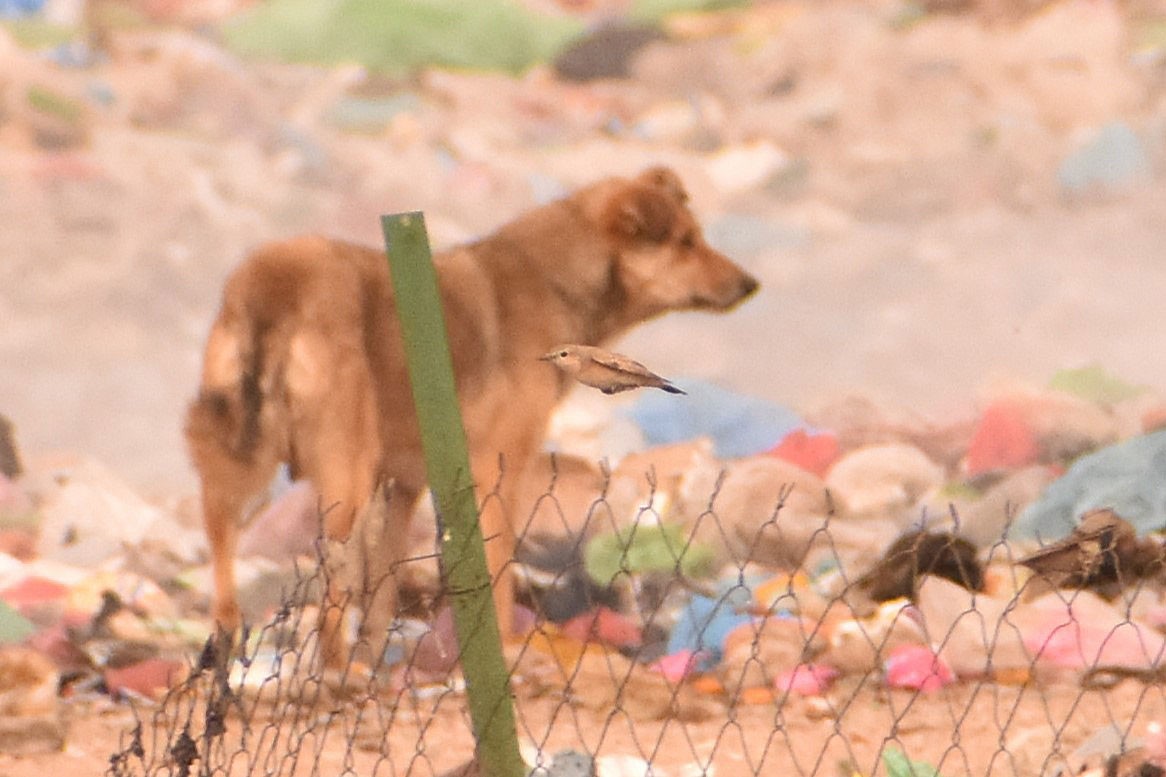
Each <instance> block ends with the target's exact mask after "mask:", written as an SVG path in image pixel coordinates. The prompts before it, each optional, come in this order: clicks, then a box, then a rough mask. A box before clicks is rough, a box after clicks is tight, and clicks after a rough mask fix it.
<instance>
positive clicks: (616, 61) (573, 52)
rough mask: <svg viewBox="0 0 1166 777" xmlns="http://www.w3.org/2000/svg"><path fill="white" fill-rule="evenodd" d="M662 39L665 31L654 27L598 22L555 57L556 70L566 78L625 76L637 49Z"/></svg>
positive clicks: (595, 78)
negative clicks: (593, 27) (599, 23)
mask: <svg viewBox="0 0 1166 777" xmlns="http://www.w3.org/2000/svg"><path fill="white" fill-rule="evenodd" d="M663 39H664V33H663V32H661V31H660V30H659V29H657V28H656V27H651V26H647V25H642V24H629V23H624V22H610V23H607V24H601V25H599V26H598V27H596V28H595V29H593V30H591V31H590V32H589V33H587V34H586V35H584V36H583V37H582V38H580V39H579V40H577V41H575V42H574V43H572V44H571V45H570V46H568V47H567V48H566V49H564V50H563V52H562V53H561V54H559V56H558V57H556V58H555V63H554V67H555V72H556V73H558V74H559V76H560V77H561V78H563V79H564V80H567V81H594V80H597V79H601V78H627V77H628V75H629V69H630V67H631V62H632V60H633V59H634V58H635V56H636V55H637V54H638V53H639V52H640V50H641V49H643V48H644V47H645V46H647V45H649V44H651V43H655V42H656V41H659V40H663Z"/></svg>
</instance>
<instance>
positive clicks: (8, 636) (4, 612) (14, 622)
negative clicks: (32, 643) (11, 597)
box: [0, 602, 36, 645]
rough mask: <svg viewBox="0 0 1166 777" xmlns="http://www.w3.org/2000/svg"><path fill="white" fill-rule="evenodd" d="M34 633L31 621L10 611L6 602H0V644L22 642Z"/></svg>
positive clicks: (34, 629) (12, 610) (10, 608)
mask: <svg viewBox="0 0 1166 777" xmlns="http://www.w3.org/2000/svg"><path fill="white" fill-rule="evenodd" d="M35 631H36V627H35V626H33V625H32V621H30V620H29V619H28V618H26V617H24V616H23V615H21V614H20V613H19V612H17V611H16V610H14V609H12V607H11V606H9V604H8V603H7V602H0V644H4V645H11V644H14V643H17V642H24V640H26V639H28V638H29V637H31V636H32V635H33V632H35Z"/></svg>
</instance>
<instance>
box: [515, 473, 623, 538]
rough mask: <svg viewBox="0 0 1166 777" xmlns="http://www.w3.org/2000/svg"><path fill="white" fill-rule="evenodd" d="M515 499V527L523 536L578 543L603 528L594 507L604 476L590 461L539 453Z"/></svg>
mask: <svg viewBox="0 0 1166 777" xmlns="http://www.w3.org/2000/svg"><path fill="white" fill-rule="evenodd" d="M522 477H523V485H522V489H521V491H520V492H519V494H518V497H517V507H516V510H515V513H516V514H517V515H519V516H521V522H520V523H519V525H518V526H517V527H516V528H517V531H518V534H519V536H520V538H521V537H523V536H537V535H547V536H551V537H561V538H568V539H572V540H578V539H579V538H583V537H588V536H591V535H592V534H594V533H595V532H596V531H598V530H601V529H603V528H604V527H603V525H602V524H603V521H602V520H601V519H600V518H599V517H598V516H597V515H595V514H593V508H594V507H595V504H596V502H597V501H598V500H600V499H602V498H603V495H604V489H605V486H606V485H607V481H608V479H607V476H606V475H605V474H604V472H603V470H601V469H600V468H599V467H598V466H597V465H596V464H595V463H594V461H592V460H588V459H585V458H583V457H582V456H573V455H570V454H563V453H557V454H541V455H539V456H537V457H536V458H535V459H534V460H533V461H532V462H531V463H530V464H528V465H527V468H526V471H525V472H523V475H522Z"/></svg>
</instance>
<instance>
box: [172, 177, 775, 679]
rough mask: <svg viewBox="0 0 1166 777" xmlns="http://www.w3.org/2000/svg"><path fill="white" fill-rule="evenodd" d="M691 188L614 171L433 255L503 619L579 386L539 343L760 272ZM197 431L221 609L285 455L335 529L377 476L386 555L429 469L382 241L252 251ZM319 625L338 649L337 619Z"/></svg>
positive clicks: (720, 298) (370, 492)
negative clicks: (247, 526) (530, 519)
mask: <svg viewBox="0 0 1166 777" xmlns="http://www.w3.org/2000/svg"><path fill="white" fill-rule="evenodd" d="M686 200H687V195H686V194H685V192H684V189H683V187H682V185H681V183H680V180H679V179H678V178H677V176H676V174H675V173H673V172H672V171H671V170H668V169H664V168H653V169H650V170H647V171H646V172H644V173H643V174H641V175H640V176H639V177H637V178H634V179H630V180H629V179H623V178H609V179H606V180H603V181H600V182H598V183H595V184H593V185H591V186H589V187H587V188H585V189H582V190H580V191H578V192H576V193H574V194H573V195H571V196H569V197H566V198H565V199H562V200H559V201H557V202H553V203H551V204H549V205H545V206H543V207H540V208H536V209H535V210H532V211H530V212H528V213H526V214H524V215H522V216H520V217H519V218H517V219H516V220H514V221H512V222H511V223H509V224H507V225H506V226H504V227H502V228H501V229H499V230H498V231H497V232H496V233H494V234H493V235H491V236H489V237H487V238H485V239H483V240H481V241H479V242H477V243H473V244H470V245H467V246H464V247H461V248H456V249H454V250H452V251H448V252H446V253H443V254H440V255H438V256H437V257H436V259H435V263H436V265H437V269H438V275H439V283H440V286H441V294H442V301H443V305H444V314H445V322H446V327H447V329H448V336H449V344H450V351H451V353H452V356H453V363H454V372H455V375H456V380H457V391H458V395H459V397H460V400H461V406H462V413H463V417H464V421H465V424H466V433H467V437H468V441H469V446H470V453H471V458H472V463H471V466H472V469H473V475H474V481H475V483H476V484H477V487H478V489H479V495H482V494H483V493H485V492H487V491H488V490H489V489H490V488H492V487H493V486H494V485H495V484H496V483H497V484H498V486H499V488H498V496H499V498H498V499H491V500H489V501H488V502H487V503H486V505H485V506H484V508H483V514H482V518H481V521H482V529H483V534H484V535H485V536H486V537H487V539H488V542H487V559H488V562H489V567H490V571H491V575H492V577H493V579H494V586H495V589H494V596H495V601H496V603H497V605H498V611H499V625H500V627H501V628H502V630H503V632H502V633H503V634H507V633H509V632H510V630H511V626H512V620H511V612H512V608H513V583H512V582H511V580H510V576H509V575H508V574H504V573H503V569H504V567H505V566H506V564H508V563H510V560H511V559H512V558H513V554H514V545H515V525H516V522H517V520H518V519H519V518H520V516H514V519H513V520H507V516H506V509H507V507H508V506H509V505H510V504H512V503H513V499H514V494H515V491H516V489H517V487H518V484H519V482H520V479H521V475H522V471H523V468H524V467H525V465H526V463H527V461H528V460H529V459H530V458H531V457H532V456H533V455H534V454H535V453H536V452H537V451H538V450H539V448H540V446H541V444H542V440H543V435H544V432H545V427H546V424H547V421H548V419H549V417H550V415H551V412H552V411H553V410H554V408H555V406H556V405H557V404H558V402H559V400H561V399H562V398H563V397H564V396H565V395H566V393H567V391H568V389H569V388H570V385H569V379H568V377H567V376H565V375H563V374H562V373H560V372H559V371H558V370H555V369H551V368H549V367H547V366H545V365H543V364H540V363H539V361H538V358H539V357H540V356H542V355H543V354H545V353H546V352H547V351H548V350H549V349H550V348H552V347H554V346H555V345H557V344H558V343H580V344H584V345H601V344H604V343H607V342H609V341H611V340H613V339H615V338H616V337H618V336H619V335H621V334H623V333H624V332H625V331H627V330H628V329H629V328H630V327H632V326H634V325H635V324H638V323H640V322H642V321H646V320H648V319H651V318H654V317H655V316H658V315H660V314H661V313H665V312H668V311H672V310H691V309H708V310H727V309H729V308H731V307H733V306H734V305H735V304H736V303H738V302H740V301H741V300H742V299H744V298H745V297H747V296H749V295H750V294H751V293H752V292H753V291H754V290H755V289H756V288H757V285H758V284H757V281H756V280H754V279H753V278H752V277H751V276H749V275H748V274H746V273H745V272H743V271H742V270H741V268H739V267H737V266H736V265H735V264H733V263H732V262H731V261H729V260H728V259H727V258H726V257H724V256H723V255H721V254H719V253H717V252H716V251H714V250H713V249H712V248H710V247H709V246H708V244H707V243H705V241H704V238H703V237H702V235H701V231H700V228H699V226H698V225H697V223H696V221H695V219H694V218H693V215H692V213H691V212H690V211H689V210H688V207H687V206H686ZM186 436H187V439H188V441H189V444H190V449H191V453H192V457H193V459H194V464H195V466H196V468H197V470H198V473H199V475H200V477H201V480H202V498H203V510H204V517H205V525H206V532H207V536H208V538H209V540H210V547H211V556H212V561H213V564H214V577H215V601H214V617H215V619H216V621H217V622H218V623H219V624H220V625H221V626H223V627H226V628H234V627H235V626H237V625H238V623H239V607H238V603H237V600H236V593H235V579H234V569H233V557H234V553H235V541H236V535H237V531H238V526H239V521H240V518H241V515H242V513H243V511H244V509H245V508H246V507H247V505H248V503H249V501H250V500H252V499H253V498H254V497H255V495H256V494H259V493H261V492H262V491H263V490H264V488H265V486H266V485H267V483H268V482H269V480H270V478H271V476H272V473H273V471H274V469H275V468H276V466H277V465H278V463H279V462H287V463H288V464H289V465H290V467H291V470H292V472H293V474H294V475H295V476H296V477H301V478H307V479H309V480H310V481H312V482H313V483H314V484H315V486H316V488H317V489H318V490H319V492H320V494H321V498H322V500H321V501H322V504H323V505H324V506H325V508H326V510H327V511H326V513H325V516H324V532H325V535H326V537H328V538H330V539H334V540H339V541H344V540H347V539H348V537H349V535H350V534H352V532H353V527H354V524H355V522H356V520H357V518H358V517H360V516H361V515H362V514H363V512H364V511H365V510H366V507H368V506H369V505H370V500H372V498H373V496H374V492H375V491H378V484H383V491H384V497H385V499H384V500H383V501H382V500H378V501H380V503H381V504H383V506H384V508H383V512H384V513H385V514H384V516H383V520H384V522H385V523H384V525H385V526H387V527H389V528H388V529H387V530H386V531H385V532H384V546H383V548H381V549H380V550H379V551H378V553H382V554H384V555H387V558H382V559H381V560H380V562H381V563H382V564H385V563H387V568H390V569H391V568H392V567H393V565H394V564H395V563H397V562H398V561H399V560H400V559H401V556H402V554H403V553H404V547H403V546H404V543H405V537H406V535H407V531H406V529H407V527H408V521H409V518H410V515H411V514H412V511H413V508H414V503H415V502H416V500H417V497H418V495H419V494H420V493H421V492H422V490H423V489H424V487H425V481H426V476H425V467H424V462H423V459H422V454H421V442H420V435H419V431H418V427H417V420H416V417H415V414H414V410H413V399H412V395H411V391H410V385H409V376H408V374H407V372H406V364H405V359H404V355H403V345H402V342H401V333H400V326H399V324H398V322H397V316H396V310H395V306H394V303H393V292H392V289H391V286H390V280H389V273H388V263H387V261H386V259H385V256H384V253H383V252H382V251H380V250H377V249H373V248H363V247H359V246H355V245H350V244H347V243H342V242H338V241H332V240H326V239H323V238H319V237H304V238H298V239H295V240H290V241H287V242H282V243H274V244H270V245H267V246H264V247H262V248H260V249H259V250H258V251H256V252H255V253H254V254H252V255H251V256H250V257H249V258H248V259H247V260H246V261H245V262H244V263H243V264H242V265H241V266H240V267H239V268H238V269H237V270H236V271H235V272H234V274H233V275H232V276H231V278H230V279H229V280H228V282H227V285H226V289H225V291H224V294H223V305H222V310H221V312H220V313H219V316H218V319H217V320H216V321H215V323H214V326H213V327H212V329H211V333H210V337H209V340H208V342H207V346H206V355H205V361H204V365H203V374H202V385H201V388H200V391H199V394H198V397H197V399H195V400H194V402H193V403H192V404H191V406H190V410H189V414H188V417H187V424H186ZM502 467H505V477H501V476H502V469H501V468H502ZM388 588H390V589H392V588H393V586H392V585H390V586H388ZM342 594H343V592H342V591H335V590H333V591H330V592H329V593H328V600H329V601H330V602H332V603H336V602H340V601H342V598H341V596H342ZM395 604H396V602H395V590H390V591H388V592H383V593H382V594H381V595H380V597H379V598H378V601H377V602H376V604H375V607H377V608H383V609H384V610H385V612H386V613H387V617H391V613H392V612H393V610H394V608H395ZM366 605H367V602H366ZM367 606H369V607H371V606H373V605H367ZM387 622H388V621H387V620H385V619H384V618H383V617H382V618H380V619H377V620H376V621H375V622H374V625H375V626H382V625H387ZM329 631H333V632H335V633H331V634H330V633H328V632H329ZM324 632H325V633H324V634H322V637H321V639H322V641H323V645H324V651H325V661H326V662H329V663H332V664H333V665H335V664H336V662H338V661H339V659H340V655H339V652H338V651H340V649H341V647H342V646H341V645H340V644H339V643H338V642H336V640H337V639H338V638H337V637H336V633H338V630H337V629H336V624H335V622H333V623H331V625H329V624H328V623H327V622H326V623H325V627H324ZM371 633H372V634H376V633H377V632H376V631H375V630H374V631H372V632H371ZM381 636H382V637H383V635H381Z"/></svg>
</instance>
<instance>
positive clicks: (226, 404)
mask: <svg viewBox="0 0 1166 777" xmlns="http://www.w3.org/2000/svg"><path fill="white" fill-rule="evenodd" d="M230 416H231V405H230V401H229V398H228V395H225V394H223V393H220V392H216V391H204V392H202V393H201V394H200V395H199V397H198V398H197V399H195V401H194V402H192V403H191V405H190V409H189V411H188V413H187V422H186V439H187V442H188V444H189V446H190V452H191V457H192V459H193V461H194V465H195V468H196V469H197V470H198V474H199V478H200V479H201V482H202V510H203V523H204V526H205V529H206V534H207V540H208V542H209V544H210V553H211V564H212V567H213V571H214V589H215V593H214V603H213V608H212V614H213V616H214V619H215V622H216V624H217V625H218V626H219V628H221V629H225V630H227V631H232V630H234V629H236V628H238V627H239V626H240V625H241V618H242V616H241V612H240V609H239V601H238V595H237V591H236V587H235V546H236V542H237V540H238V535H239V522H240V521H241V520H242V518H243V512H244V510H245V509H246V507H247V506H248V503H249V502H250V501H251V500H252V499H254V498H255V497H256V496H258V495H259V494H261V493H262V492H263V490H264V489H265V488H266V487H267V485H268V484H269V483H270V481H271V477H272V475H273V474H274V472H275V468H276V466H277V465H278V456H277V454H276V452H275V451H274V450H273V449H271V447H270V446H269V445H266V444H264V441H262V440H258V439H257V440H256V441H255V444H254V445H251V446H249V447H248V448H247V449H246V450H239V449H238V447H237V446H236V445H234V444H232V438H233V437H234V435H233V433H232V424H231V423H230V420H229V419H230Z"/></svg>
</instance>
